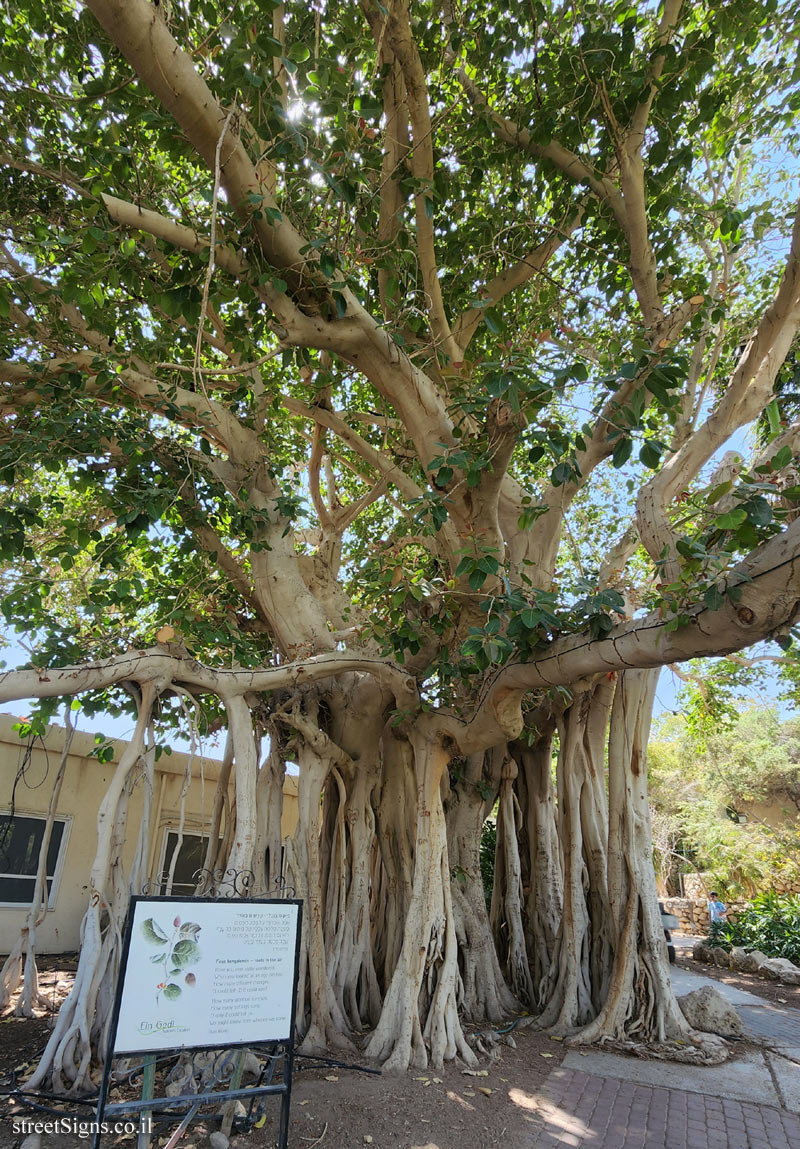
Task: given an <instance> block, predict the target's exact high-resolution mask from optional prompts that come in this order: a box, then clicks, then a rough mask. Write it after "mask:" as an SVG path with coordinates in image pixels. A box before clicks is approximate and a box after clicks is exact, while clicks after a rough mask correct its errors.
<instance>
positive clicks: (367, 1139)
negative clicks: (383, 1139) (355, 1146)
mask: <svg viewBox="0 0 800 1149" xmlns="http://www.w3.org/2000/svg"><path fill="white" fill-rule="evenodd" d="M364 1144H365V1145H371V1144H372V1138H371V1137H370V1135H369V1133H365V1134H364Z"/></svg>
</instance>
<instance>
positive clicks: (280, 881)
mask: <svg viewBox="0 0 800 1149" xmlns="http://www.w3.org/2000/svg"><path fill="white" fill-rule="evenodd" d="M273 885H274V886H275V896H276V897H278V898H294V897H295V896H296V891H295V888H294V886H288V885H287V884H286V878H285V877H284V876H283V874H281V875H280V877H277V878H276V879H275V881H274V882H273Z"/></svg>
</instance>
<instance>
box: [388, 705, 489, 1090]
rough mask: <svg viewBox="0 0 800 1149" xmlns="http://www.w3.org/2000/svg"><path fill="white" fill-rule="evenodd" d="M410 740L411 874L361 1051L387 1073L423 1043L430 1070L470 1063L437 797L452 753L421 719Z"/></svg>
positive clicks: (411, 1059)
mask: <svg viewBox="0 0 800 1149" xmlns="http://www.w3.org/2000/svg"><path fill="white" fill-rule="evenodd" d="M409 741H410V742H411V745H412V747H413V750H414V772H415V777H416V782H417V831H416V840H415V845H414V879H413V883H412V887H411V900H410V903H409V907H408V913H407V914H406V918H405V922H404V934H403V943H402V947H401V950H400V956H399V958H398V961H397V965H396V966H395V969H394V973H393V974H392V980H391V982H390V984H389V987H388V990H387V992H386V996H385V999H384V1003H383V1012H382V1013H381V1019H380V1021H379V1023H378V1025H377V1027H376V1029H375V1031H374V1033H373V1034H372V1036H371V1038H370V1040H369V1043H368V1045H367V1049H366V1052H367V1055H368V1056H370V1057H374V1058H377V1059H378V1060H380V1061H381V1062H383V1063H384V1065H385V1068H386V1069H388V1070H401V1069H407V1068H408V1067H409V1066H411V1065H413V1066H416V1067H419V1068H423V1069H424V1068H425V1067H426V1066H427V1064H428V1061H429V1054H428V1050H427V1049H426V1043H427V1044H428V1045H429V1048H430V1062H431V1064H432V1065H433V1066H434V1067H439V1066H441V1065H442V1063H443V1061H444V1059H445V1058H452V1057H455V1056H456V1054H458V1055H460V1056H461V1057H462V1058H463V1060H465V1061H466V1062H467V1064H469V1065H474V1064H475V1063H476V1058H475V1054H474V1053H473V1052H472V1050H471V1049H470V1047H469V1045H468V1044H467V1041H466V1038H465V1036H464V1032H463V1030H462V1028H461V1022H460V1020H459V1017H458V1010H457V993H458V961H457V955H456V936H455V925H454V922H453V910H452V899H451V896H450V880H449V878H450V869H449V863H448V855H447V836H446V832H445V824H444V810H443V807H442V796H441V781H442V775H443V773H444V771H445V770H446V769H447V763H448V760H449V754H448V753H447V751H446V750H445V749H444V747H443V746H442V745H441V743H440V742H439V741H438V739H437V738H436V737H435V735H433V736H432V732H430V731H428V730H426V729H425V728H424V727H421V724H420V725H418V726H416V727H415V728H413V729H412V730H411V731H410V733H409ZM421 1000H422V1006H423V1008H421V1006H420V1001H421ZM424 1007H427V1008H424ZM423 1009H424V1012H423Z"/></svg>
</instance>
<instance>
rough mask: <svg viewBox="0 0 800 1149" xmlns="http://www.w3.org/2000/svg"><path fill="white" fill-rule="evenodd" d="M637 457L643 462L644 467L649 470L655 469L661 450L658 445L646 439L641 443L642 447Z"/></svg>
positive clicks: (659, 459)
mask: <svg viewBox="0 0 800 1149" xmlns="http://www.w3.org/2000/svg"><path fill="white" fill-rule="evenodd" d="M639 459H640V461H641V462H642V463H644V465H645V467H649V468H650V470H651V471H655V469H656V468H657V467H658V464H659V463H660V462H661V452H660V451H659V449H658V447H656V446H654V445H653V443H651V442H649V441H648V442H645V443H644V444H643V445H642V449H641V450H640V451H639Z"/></svg>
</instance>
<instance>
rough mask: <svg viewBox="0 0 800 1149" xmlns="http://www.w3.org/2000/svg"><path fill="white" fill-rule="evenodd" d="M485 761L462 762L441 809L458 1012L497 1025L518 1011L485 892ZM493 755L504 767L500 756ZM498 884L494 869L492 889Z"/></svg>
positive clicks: (488, 780)
mask: <svg viewBox="0 0 800 1149" xmlns="http://www.w3.org/2000/svg"><path fill="white" fill-rule="evenodd" d="M488 757H489V756H488V755H483V754H476V755H474V756H473V757H472V758H468V759H466V760H465V761H464V763H463V766H460V768H459V776H458V777H457V779H455V780H454V781H453V782H451V786H450V790H449V793H448V795H447V798H446V800H445V807H444V808H445V818H446V822H447V849H448V853H449V857H450V889H451V893H452V898H453V913H454V916H455V928H456V937H457V939H458V962H459V971H460V975H461V992H460V996H459V1002H458V1004H459V1008H460V1010H461V1012H462V1014H463V1016H464V1018H465V1019H466V1020H468V1021H471V1022H481V1021H485V1020H488V1021H491V1022H494V1023H495V1024H500V1023H502V1022H503V1021H505V1020H506V1019H507V1017H508V1014H509V1013H510V1012H512V1011H518V1010H519V1007H520V1003H519V1001H518V1000H517V998H516V997H515V996H514V993H513V992H512V991H511V989H510V988H509V986H508V984H507V982H506V979H505V977H504V976H503V971H502V969H501V966H500V960H499V957H498V952H497V950H496V948H495V944H494V939H493V937H492V927H491V922H490V920H489V914H488V910H487V907H486V898H485V896H484V890H483V879H482V874H481V862H480V850H481V829H482V826H483V823H484V820H485V818H486V815H487V814H488V813H489V811H490V809H491V806H492V804H493V798H494V794H495V790H496V784H494V785H493V782H494V779H493V777H492V774H493V772H492V769H491V765H490V764H487V767H488V769H484V763H485V759H486V758H488ZM494 757H495V758H497V759H498V760H499V761H498V764H499V765H502V762H503V755H502V754H500V755H495V756H494ZM487 789H488V792H489V794H490V797H489V798H488V799H487V798H486V797H485V794H486V792H487ZM497 865H498V863H496V867H497ZM499 884H500V879H499V877H498V871H497V868H495V887H498V886H499Z"/></svg>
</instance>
